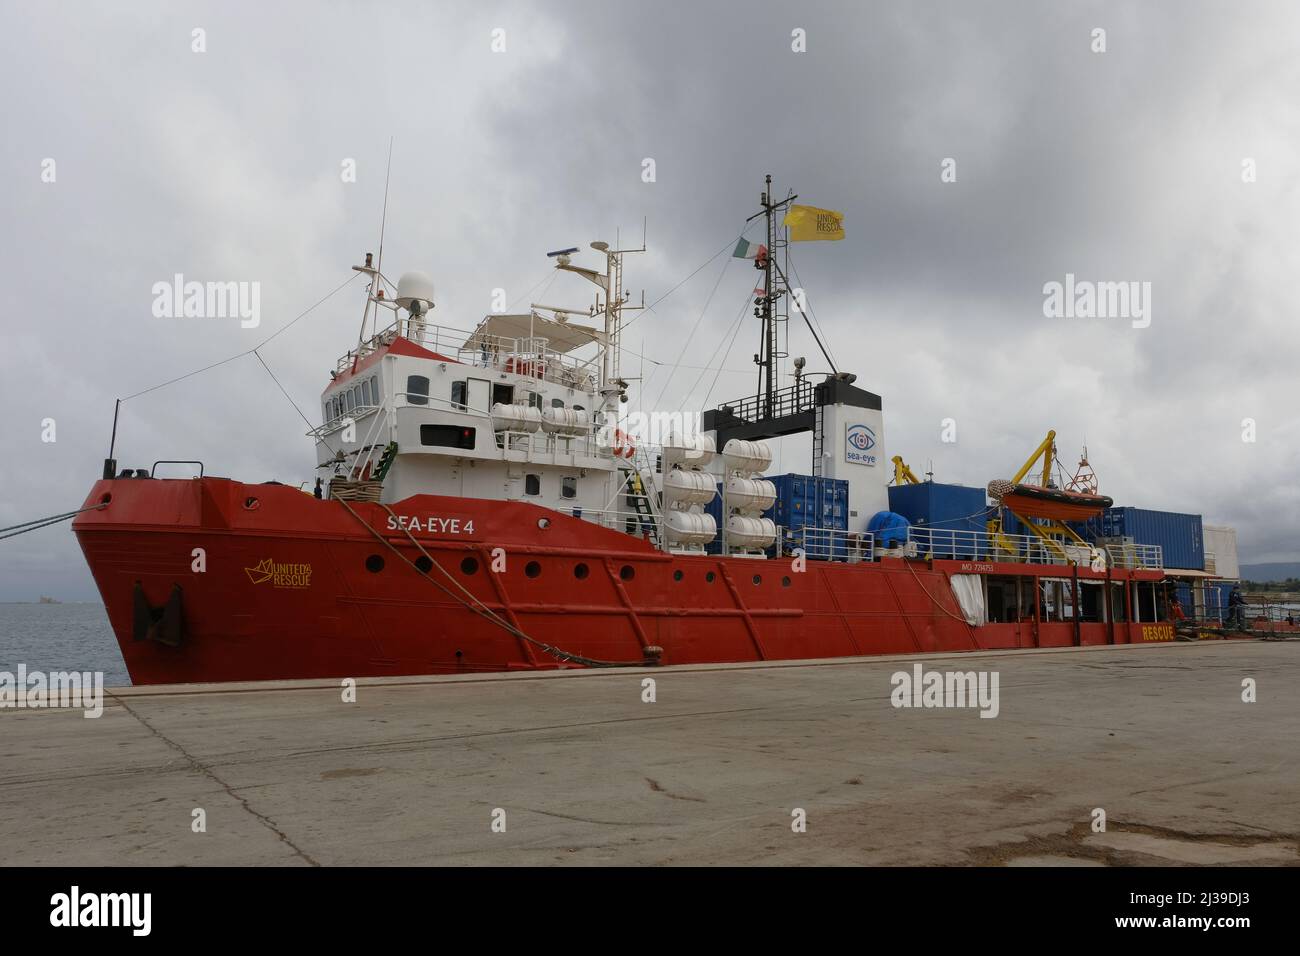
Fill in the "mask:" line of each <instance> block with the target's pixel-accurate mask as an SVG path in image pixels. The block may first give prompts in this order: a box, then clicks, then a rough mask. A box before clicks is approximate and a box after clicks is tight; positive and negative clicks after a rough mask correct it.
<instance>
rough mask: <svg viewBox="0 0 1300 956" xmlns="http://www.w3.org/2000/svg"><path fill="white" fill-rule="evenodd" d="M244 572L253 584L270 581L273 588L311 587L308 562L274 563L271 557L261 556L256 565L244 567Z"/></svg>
mask: <svg viewBox="0 0 1300 956" xmlns="http://www.w3.org/2000/svg"><path fill="white" fill-rule="evenodd" d="M244 573H245V574H247V575H248V580H250V581H252V582H253V583H254V584H265V583H266V582H268V581H270V582H271V587H273V588H309V587H311V565H310V564H276V563H275V561H274V560H273V559H271V558H263V559H262V560H261V561H259V562H257V564H256V566H254V567H251V568H244Z"/></svg>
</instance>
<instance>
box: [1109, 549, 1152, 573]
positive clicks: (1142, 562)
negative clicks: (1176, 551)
mask: <svg viewBox="0 0 1300 956" xmlns="http://www.w3.org/2000/svg"><path fill="white" fill-rule="evenodd" d="M1106 554H1107V555H1109V556H1110V566H1111V567H1113V568H1152V569H1155V570H1161V569H1163V568H1164V566H1165V559H1164V549H1163V548H1161V547H1160V545H1158V544H1108V545H1106Z"/></svg>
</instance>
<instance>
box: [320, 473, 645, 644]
mask: <svg viewBox="0 0 1300 956" xmlns="http://www.w3.org/2000/svg"><path fill="white" fill-rule="evenodd" d="M335 500H337V501H338V503H339V504H341V505H342V506H343V507H344V508H345V509H347V511H348V512H349V513H351V515H352V517H354V518H356V519H357V521H359V522H360V523H361V525H362V526H363V527H364V528H365V529H366V530H367V531H369V532H370V534H371V535H372V536H373V537H374V538H375V539H376V540H377V541H379V543H380V544H382V545H383V546H384V547H386V548H388V550H389V551H392V552H393V554H395V555H397V556H398V557H399V558H401V559H402V560H403V561H405V562H406V563H407V564H408V565H410V566H411V567H412V568H413V569H414V570H415V572H416V573H417V574H419V575H420V577H422V578H424V579H425V580H427V581H428V582H429V583H430V584H432V585H433V586H434V587H436V588H437V589H438V590H440V591H442V592H443V593H444V594H446V595H447V596H448V597H450V598H451V599H452V600H453V601H456V602H458V603H459V604H461V605H463V606H464V607H466V608H468V609H469V610H471V611H473V612H474V613H475V614H477V615H479V616H480V617H482V618H484V619H485V620H487V621H490V622H491V623H493V624H495V625H497V627H500V628H501V629H502V630H505V631H507V632H508V633H510V634H512V635H514V636H515V637H517V638H519V639H520V640H521V641H526V642H528V643H529V644H532V645H533V646H534V647H539V648H541V649H542V650H543V651H545V652H546V653H547V654H550V655H551V656H552V657H554V658H556V659H557V660H561V661H564V662H566V663H573V664H582V665H583V666H585V667H645V666H647V665H652V664H654V663H655V661H654V660H652V659H650V658H647V659H645V660H640V661H601V660H596V659H595V658H591V657H584V656H583V655H581V654H574V653H572V652H571V651H566V650H562V649H561V648H558V647H556V646H555V645H553V644H547V643H546V642H545V641H539V640H538V639H537V638H535V637H532V636H530V635H528V634H525V633H524V632H523V631H521V630H520V629H519V628H517V627H515V626H514V625H513V624H511V623H510V622H509V621H507V620H506V619H505V618H503V617H502V616H501V615H499V614H497V612H496V611H494V610H492V609H491V608H490V607H488V606H487V605H486V604H484V603H483V602H482V601H480V600H479V599H478V598H477V597H475V595H474V594H473V593H472V592H471V591H470V590H469V589H468V588H466V587H465V585H463V584H461V583H460V582H459V581H457V580H456V579H455V578H454V577H453V576H452V575H451V573H450V572H449V571H448V570H447V569H446V568H444V567H443V566H442V565H441V564H439V563H438V562H437V560H435V559H434V557H433V555H431V554H429V552H428V551H426V550H425V549H424V546H423V545H422V544H420V542H419V541H417V540H416V538H415V536H414V535H412V534H411V531H410V529H409V528H402V530H403V531H404V532H405V533H406V537H407V538H408V539H409V540H410V542H411V544H413V545H415V547H416V549H417V550H418V551H419V552H420V554H422V555H423V556H424V557H425V559H426V560H428V561H429V563H430V564H431V566H432V567H434V568H437V569H438V570H439V571H441V572H442V573H443V575H444V576H445V577H446V578H447V580H449V581H451V582H452V583H453V584H455V585H456V587H458V588H459V589H460V590H461V591H463V592H464V593H465V594H466V596H468V598H469V601H466V600H465V599H464V598H462V597H460V596H459V595H457V594H455V593H454V592H453V591H452V590H451V589H450V588H447V587H445V586H444V585H442V584H440V583H438V582H437V581H435V580H434V579H433V578H431V577H429V575H428V574H426V573H424V572H423V571H421V570H420V568H419V566H418V565H416V563H415V562H414V561H412V560H411V559H410V558H408V557H407V556H406V555H404V554H403V553H402V552H401V551H399V550H398V549H397V547H396V546H395V545H394V544H393V543H392V542H391V541H389V540H388V539H387V538H385V537H384V536H383V535H382V534H380V533H379V532H378V531H377V530H375V527H374V526H373V525H372V524H371V523H370V522H369V521H366V519H365V518H363V517H361V515H359V514H358V513H357V512H356V509H354V508H353V507H352V506H351V505H350V504H348V503H347V502H346V501H344V500H343V499H341V498H338V499H335ZM380 507H381V508H383V509H384V510H385V511H386V512H388V514H389V515H390V516H392V517H396V515H395V514H394V512H393V510H392V509H391V508H389V507H388V506H387V505H385V504H381V505H380ZM399 525H400V522H399ZM471 602H472V603H471ZM476 605H477V606H476Z"/></svg>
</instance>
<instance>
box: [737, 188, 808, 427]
mask: <svg viewBox="0 0 1300 956" xmlns="http://www.w3.org/2000/svg"><path fill="white" fill-rule="evenodd" d="M798 198H799V197H798V196H795V195H790V196H787V197H786V198H785V199H782V200H781V201H780V202H773V201H772V175H771V174H770V173H769V174H768V175H767V177H766V179H765V180H764V183H763V193H762V195H761V196H760V197H759V202H760V204H761V205H762V206H763V208H762V209H761V210H760V211H759V212H756V213H754V215H752V216H750V217H749V218H748V219H746V220H745V221H746V222H753V221H754V220H755V219H757V218H758V217H759V216H762V217H763V219H764V225H765V227H766V236H765V238H766V242H765V244H764V247H765V249H766V252H765V253H763V254H762V255H760V256H758V257H756V258H755V261H754V267H755V268H756V269H761V270H762V271H763V294H762V295H761V296H759V297H758V298H756V299H755V300H754V315H755V316H756V317H757V318H758V319H760V320H761V322H762V325H763V337H762V342H761V346H760V348H761V351H760V352H759V353H758V354H756V355H755V356H754V364H756V365H757V366H758V394H759V395H760V396H761V397H762V400H763V406H762V413H763V416H764V417H770V416H772V415H773V414H775V412H776V407H775V406H776V392H777V389H778V384H777V379H778V377H779V376H780V374H781V369H780V360H781V359H783V358H786V357H787V356H788V354H789V353H788V352H786V351H785V349H784V348H783V346H782V343H781V331H782V329H783V328H784V327H785V326H786V325H787V324H788V322H789V319H790V313H789V309H788V306H787V305H786V298H785V297H786V296H787V295H788V294H789V292H790V288H789V283H788V282H786V281H785V274H786V273H787V272H788V271H789V262H788V261H787V263H786V268H785V270H781V269H779V268H776V265H775V256H776V253H777V251H778V250H780V251H782V252H784V253H785V255H786V256H787V257H788V256H789V245H790V243H789V240H788V239H787V238H786V233H785V231H784V230H785V227H784V226H780V225H778V224H777V222H776V214H777V212H778V211H779V210H784V209H785V207H786V206H788V205H789V204H790V203H792V202H793V201H794V200H796V199H798ZM755 291H757V290H755Z"/></svg>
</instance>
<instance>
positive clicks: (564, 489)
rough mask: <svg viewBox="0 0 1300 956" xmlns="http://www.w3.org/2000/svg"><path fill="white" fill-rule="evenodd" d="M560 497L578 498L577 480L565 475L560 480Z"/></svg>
mask: <svg viewBox="0 0 1300 956" xmlns="http://www.w3.org/2000/svg"><path fill="white" fill-rule="evenodd" d="M560 497H562V498H576V497H578V479H577V478H574V477H573V476H572V475H565V476H564V477H563V478H561V479H560Z"/></svg>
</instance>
